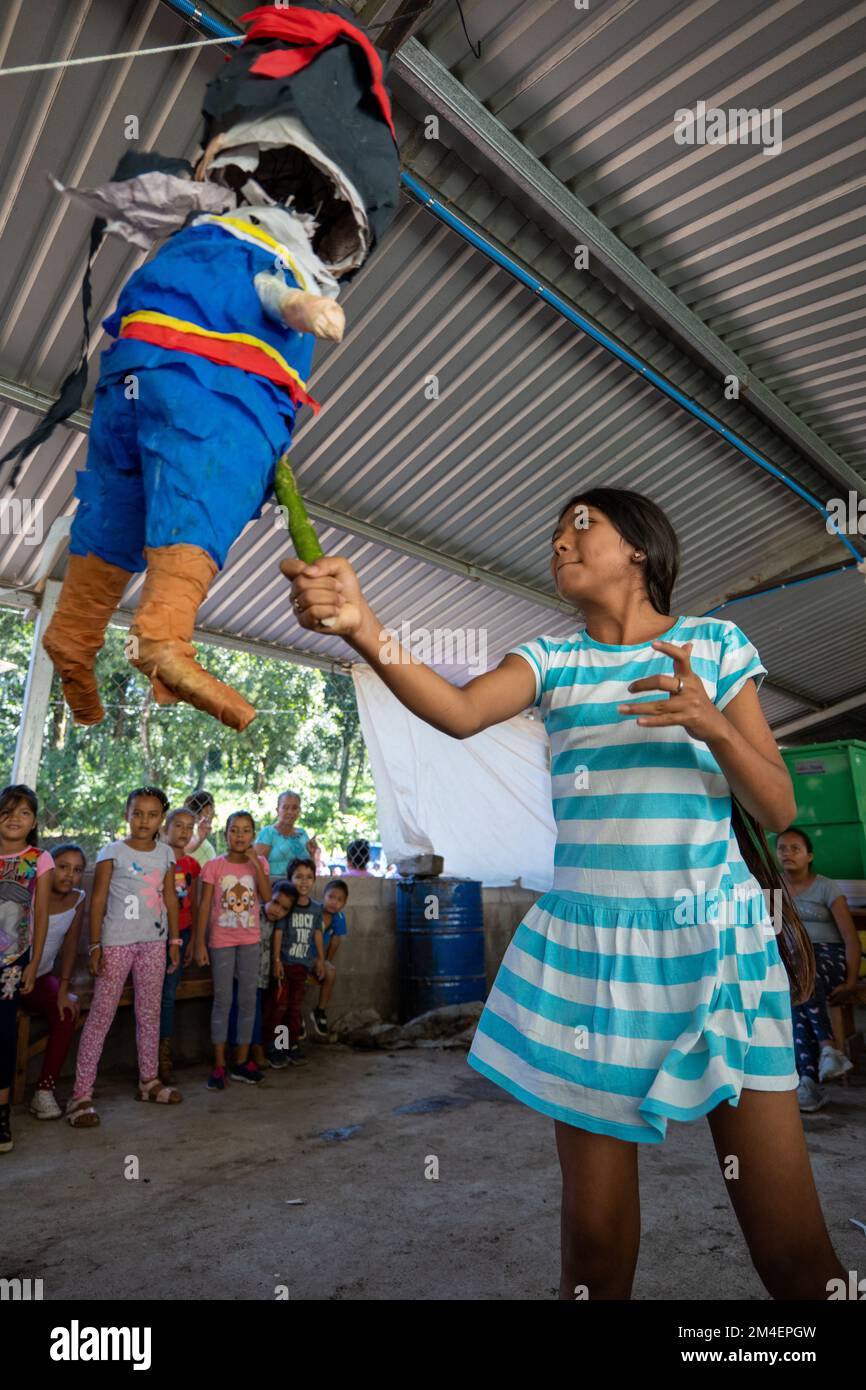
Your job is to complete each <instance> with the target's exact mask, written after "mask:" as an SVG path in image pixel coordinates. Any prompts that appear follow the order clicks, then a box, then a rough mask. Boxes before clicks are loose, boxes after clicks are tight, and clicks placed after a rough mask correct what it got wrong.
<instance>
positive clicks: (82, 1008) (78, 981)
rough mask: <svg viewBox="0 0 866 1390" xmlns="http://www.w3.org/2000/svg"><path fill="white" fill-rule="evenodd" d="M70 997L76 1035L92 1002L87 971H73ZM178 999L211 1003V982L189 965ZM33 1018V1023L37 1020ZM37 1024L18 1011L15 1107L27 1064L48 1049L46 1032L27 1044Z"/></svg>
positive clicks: (125, 997)
mask: <svg viewBox="0 0 866 1390" xmlns="http://www.w3.org/2000/svg"><path fill="white" fill-rule="evenodd" d="M72 993H73V994H77V995H78V1005H79V1012H78V1018H77V1020H76V1023H75V1031H76V1032H78V1030H79V1029H80V1028H82V1027H83V1026H84V1020H85V1018H86V1016H87V1014H88V1012H89V1010H90V1005H91V1002H92V999H93V976H92V975H91V974H90V972H89V971H88V970H87V968H86V966H85V968H84V972H83V973H82V972H81V971H76V973H75V976H74V978H73V981H72ZM134 993H135V992H134V990H133V988H132V985H131V984H129V985H127V986H126V988H125V989H124V991H123V993H122V994H121V996H120V1005H119V1007H120V1008H125V1007H128V1006H129V1005H130V1004H131V1003H132V1001H133V998H134ZM176 997H177V999H178V1001H180V1000H181V999H210V998H212V997H213V981H212V979H211V977H210V974H209V973H205V972H204V970H203V968H202V967H201V966H196V965H191V966H189V967H188V969H187V970H185V971H184V973H183V978H182V980H181V982H180V984H179V985H178V987H177V996H176ZM38 1017H39V1016H38V1015H36V1019H38ZM34 1021H36V1020H35V1019H34V1016H33V1015H32V1014H29V1013H27V1012H26V1010H25V1009H19V1010H18V1049H17V1053H16V1057H15V1081H14V1083H13V1091H12V1098H13V1101H14V1103H15V1104H16V1105H20V1104H21V1102H22V1101H23V1100H24V1093H25V1091H26V1088H27V1073H28V1071H29V1068H30V1063H31V1061H32V1060H33V1058H34V1057H38V1056H40V1054H41V1053H43V1052H44V1051H45V1049H46V1047H47V1045H48V1032H47V1030H46V1032H45V1033H44V1034H43V1035H42V1037H39V1038H37V1039H36V1041H35V1042H31V1041H30V1025H31V1024H32V1023H33V1022H34Z"/></svg>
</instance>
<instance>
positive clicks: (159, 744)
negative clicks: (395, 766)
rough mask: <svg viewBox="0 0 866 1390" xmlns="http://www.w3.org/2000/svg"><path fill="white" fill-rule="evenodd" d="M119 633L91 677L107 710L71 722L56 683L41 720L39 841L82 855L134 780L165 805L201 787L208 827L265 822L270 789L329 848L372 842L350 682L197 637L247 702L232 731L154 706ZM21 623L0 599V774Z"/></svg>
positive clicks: (14, 718)
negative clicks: (291, 799)
mask: <svg viewBox="0 0 866 1390" xmlns="http://www.w3.org/2000/svg"><path fill="white" fill-rule="evenodd" d="M124 636H125V634H124V633H123V632H121V631H119V630H117V629H109V632H108V637H107V640H106V644H105V647H104V648H103V650H102V652H101V653H100V656H99V661H98V668H97V669H98V676H99V683H100V690H101V692H102V700H103V704H104V705H105V709H106V717H105V719H104V720H103V722H102V723H101V724H97V725H95V726H93V727H91V728H82V727H79V726H78V725H76V724H74V723H73V722H72V720H71V718H70V717H69V712H68V710H67V708H66V706H65V704H64V703H63V699H62V696H61V692H60V683H59V681H58V680H56V679H55V681H54V683H53V685H52V690H51V703H50V707H49V712H48V717H47V719H46V725H45V742H44V747H43V756H42V762H41V765H40V769H39V779H38V783H37V786H36V792H37V794H38V796H39V802H40V813H41V815H40V820H41V825H42V830H43V836H44V839H45V842H46V843H50V841H52V840H53V841H55V843H56V840H57V838H58V837H59V836H62V837H63V838H66V837H70V838H74V839H77V840H79V841H80V842H81V844H82V845H83V846H84V847H85V849H87V850H88V852H89V853H93V852H95V851H96V850H97V849H98V848H99V847H100V846H101V845H103V844H105V843H106V842H107V841H108V840H110V839H112V838H113V837H114V835H115V834H116V833H117V832H118V831H120V830H121V829H122V828H123V824H124V822H123V808H124V802H125V800H126V794H127V792H128V791H130V790H131V789H132V788H133V787H136V786H140V785H141V783H142V782H154V783H156V784H157V785H158V786H161V787H163V788H164V789H165V791H166V793H167V795H168V796H169V798H170V800H171V803H172V805H178V804H179V803H180V802H181V801H182V800H183V798H184V796H185V795H186V794H187V792H189V791H191V790H192V789H193V788H195V787H199V786H206V787H207V788H208V790H209V791H211V792H212V794H213V796H214V799H215V801H216V806H217V823H218V824H219V825H220V826H221V825H222V824H223V823H224V821H225V817H226V816H227V815H228V814H229V812H231V811H237V810H241V809H244V810H249V811H251V812H252V813H253V815H254V816H255V818H256V823H257V824H263V823H266V822H268V821H270V820H272V819H273V818H274V812H275V810H276V799H277V796H278V794H279V793H280V792H281V791H297V792H299V793H300V795H301V797H302V800H303V808H302V817H301V823H302V824H303V826H304V828H305V829H307V830H311V831H313V832H315V834H316V836H317V838H318V840H319V843H320V845H321V846H322V848H323V851H324V852H325V856H326V858H327V857H328V856H333V857H340V855H341V854H342V851H343V850H344V848H345V845H346V843H347V841H348V840H350V839H353V838H355V837H356V836H359V835H364V836H366V837H367V838H368V839H371V840H376V839H377V838H378V832H377V827H376V802H375V795H374V790H373V782H372V778H371V775H370V768H369V763H368V761H367V751H366V748H365V746H364V740H363V737H362V735H361V727H360V721H359V718H358V709H357V704H356V702H355V691H354V687H353V685H352V682H351V680H350V679H349V678H348V677H347V676H339V675H330V674H325V673H323V672H321V671H317V670H312V669H309V668H307V667H302V666H296V665H293V664H292V663H291V662H290V661H282V660H280V659H278V658H264V657H259V656H251V655H250V654H248V653H246V652H238V651H231V650H228V649H226V648H222V647H213V646H207V647H200V648H199V658H200V660H201V661H202V663H203V664H204V665H205V666H207V669H208V670H209V671H212V672H213V674H214V675H216V676H219V677H220V679H221V680H224V681H227V682H229V684H231V685H234V686H236V687H237V689H239V690H240V691H241V692H242V693H243V694H244V695H245V696H246V697H247V699H249V700H251V701H252V702H253V704H254V705H255V706H256V709H257V710H258V717H257V718H256V719H255V720H254V721H253V723H252V724H251V726H250V727H249V729H247V730H246V731H245V732H244V733H242V734H237V733H234V732H233V731H232V730H231V729H226V728H224V727H223V726H222V725H221V724H218V723H217V722H216V721H215V720H213V719H211V718H210V717H209V716H208V715H206V714H201V713H199V711H198V710H194V709H192V708H191V707H190V706H189V705H183V704H179V705H174V706H166V707H162V708H161V707H160V706H158V705H156V704H155V703H154V702H153V700H152V699H151V696H150V688H149V686H148V685H147V683H146V681H145V680H144V678H143V677H142V676H140V675H139V674H138V672H137V671H135V670H134V669H133V668H132V667H131V666H130V665H129V663H128V662H127V660H126V658H125V656H124V653H123V642H124ZM32 640H33V624H32V623H30V622H28V621H26V619H25V617H24V616H23V615H22V614H21V613H19V612H18V611H15V610H12V609H0V656H2V659H3V660H4V661H7V662H10V663H11V664H12V666H13V669H12V670H11V671H7V672H5V673H3V674H0V776H2V779H3V781H4V782H6V781H8V780H9V778H10V776H11V770H12V761H13V757H14V753H15V740H16V737H17V732H18V721H19V716H20V711H21V705H22V700H23V697H24V685H25V679H26V675H27V665H28V661H29V657H30V647H31V643H32Z"/></svg>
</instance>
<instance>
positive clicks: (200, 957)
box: [195, 944, 210, 965]
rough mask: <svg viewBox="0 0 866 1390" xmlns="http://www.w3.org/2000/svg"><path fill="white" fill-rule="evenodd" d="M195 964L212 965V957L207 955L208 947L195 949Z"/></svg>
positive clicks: (202, 946)
mask: <svg viewBox="0 0 866 1390" xmlns="http://www.w3.org/2000/svg"><path fill="white" fill-rule="evenodd" d="M195 963H196V965H210V956H209V955H208V953H207V946H205V945H204V944H202V945H201V946H196V948H195Z"/></svg>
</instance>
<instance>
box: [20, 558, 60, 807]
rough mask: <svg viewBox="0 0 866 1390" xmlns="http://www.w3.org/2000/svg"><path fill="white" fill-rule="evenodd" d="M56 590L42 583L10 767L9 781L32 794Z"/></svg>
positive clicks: (54, 583) (54, 582)
mask: <svg viewBox="0 0 866 1390" xmlns="http://www.w3.org/2000/svg"><path fill="white" fill-rule="evenodd" d="M60 589H61V581H60V580H59V579H49V580H47V581H46V584H45V589H44V591H43V594H42V607H41V608H40V610H39V617H38V618H37V620H36V624H35V626H34V630H33V647H32V649H31V652H30V665H29V667H28V670H27V684H26V686H25V688H24V704H23V707H22V710H21V723H20V724H19V726H18V742H17V744H16V746H15V761H14V762H13V764H12V781H13V782H17V783H22V782H23V783H24V785H25V786H28V787H33V788H34V790H35V788H36V780H37V777H38V775H39V760H40V758H41V757H42V736H43V733H44V731H45V717H46V715H47V714H48V701H49V698H50V696H51V678H52V676H53V675H54V667H53V666H52V664H51V660H50V658H49V656H48V655H47V653H46V652H45V651H44V650H43V647H42V634H43V632H44V631H45V629H46V627H47V626H48V624H49V623H50V622H51V618H52V616H53V614H54V610H55V608H56V607H57V600H58V598H59V597H60Z"/></svg>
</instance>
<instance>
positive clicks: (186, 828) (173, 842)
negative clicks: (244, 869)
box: [159, 806, 201, 1086]
mask: <svg viewBox="0 0 866 1390" xmlns="http://www.w3.org/2000/svg"><path fill="white" fill-rule="evenodd" d="M194 831H195V815H194V814H193V812H192V811H189V810H187V808H186V807H185V806H179V807H178V808H177V810H176V811H169V813H168V815H167V816H166V819H165V843H166V844H167V845H168V846H169V848H170V849H172V850H174V855H175V865H174V887H175V892H176V894H177V910H178V929H179V934H180V965H179V966H178V968H177V970H170V969H168V968H166V972H165V980H164V982H163V986H162V1011H161V1013H160V1016H159V1079H160V1081H161V1082H162V1084H163V1086H173V1085H174V1073H173V1072H172V1056H171V1035H172V1033H173V1031H174V1003H175V999H176V998H177V987H178V985H179V984H180V979H181V975H182V974H183V970H184V966H187V965H189V964H190V962H191V961H192V956H193V943H192V924H193V922H194V921H195V919H196V915H197V911H198V883H197V882H196V880H197V879H198V877H199V875H200V873H201V865H200V864H199V862H198V860H197V859H195V858H194V857H193V855H191V854H187V852H186V851H187V848H188V846H189V843H190V841H191V839H192V837H193V833H194ZM170 964H171V961H170V960H168V961H167V962H166V966H167V967H168V966H169V965H170Z"/></svg>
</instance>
